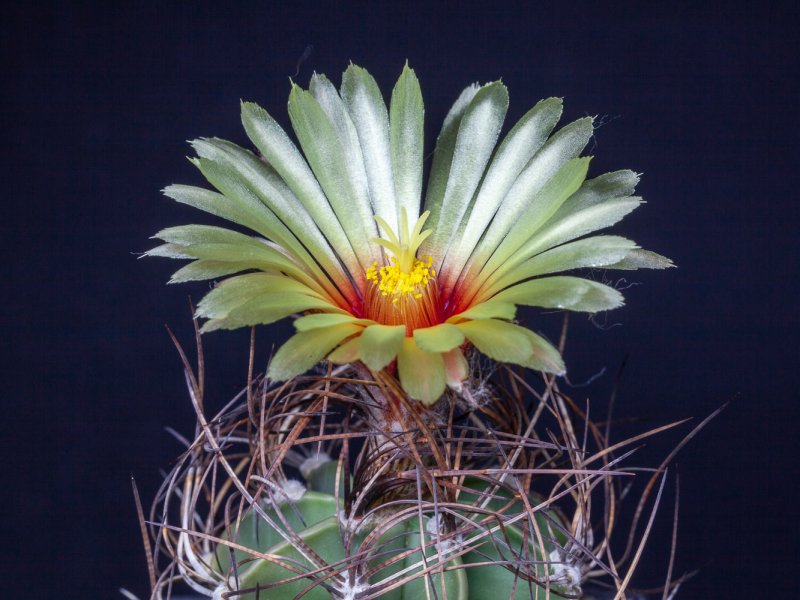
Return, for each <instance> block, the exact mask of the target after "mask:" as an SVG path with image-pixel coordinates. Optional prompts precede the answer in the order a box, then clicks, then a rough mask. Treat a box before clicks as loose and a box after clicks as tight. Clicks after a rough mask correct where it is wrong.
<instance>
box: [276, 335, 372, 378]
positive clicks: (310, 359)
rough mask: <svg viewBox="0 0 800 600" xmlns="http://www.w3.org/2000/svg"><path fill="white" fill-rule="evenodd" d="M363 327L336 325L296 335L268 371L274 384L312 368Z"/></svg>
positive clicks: (278, 352)
mask: <svg viewBox="0 0 800 600" xmlns="http://www.w3.org/2000/svg"><path fill="white" fill-rule="evenodd" d="M359 331H361V328H360V327H358V326H357V325H353V324H352V323H344V324H341V325H333V326H330V327H324V328H321V329H314V330H312V331H303V332H300V333H297V334H295V335H294V336H292V337H291V338H289V340H288V341H287V342H286V343H285V344H284V345H283V346H281V347H280V349H279V350H278V351H277V352H276V353H275V356H274V357H273V358H272V361H271V362H270V364H269V368H268V369H267V377H269V378H270V379H271V380H273V381H286V380H287V379H291V378H292V377H294V376H296V375H301V374H302V373H305V372H306V371H308V370H309V369H312V368H313V367H314V366H315V365H316V364H317V363H319V362H320V361H321V360H322V359H323V358H325V356H327V355H328V354H329V353H330V351H331V350H332V349H333V348H335V347H336V346H337V345H339V344H340V343H341V342H342V341H343V340H345V339H346V338H349V337H351V336H353V335H356V334H357V333H358V332H359Z"/></svg>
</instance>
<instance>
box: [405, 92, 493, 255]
mask: <svg viewBox="0 0 800 600" xmlns="http://www.w3.org/2000/svg"><path fill="white" fill-rule="evenodd" d="M507 109H508V90H507V89H506V87H505V86H504V85H503V84H502V83H500V82H499V81H496V82H494V83H490V84H488V85H485V86H483V87H482V88H481V89H480V90H478V92H477V93H476V94H475V96H474V97H473V98H472V101H471V102H470V103H469V106H468V107H467V109H466V110H465V111H464V116H463V117H462V118H461V120H460V122H459V125H458V135H457V136H456V140H455V147H454V150H453V157H452V161H451V163H450V169H449V173H448V178H447V185H446V187H445V189H444V194H443V195H442V197H441V199H438V198H434V199H429V200H428V201H426V204H425V209H426V210H430V211H431V225H433V229H432V231H433V233H432V234H431V236H430V237H429V238H428V239H427V240H426V241H425V243H424V244H423V245H422V247H421V248H420V252H421V256H425V255H431V256H433V257H434V261H435V262H434V267H435V268H436V269H437V270H440V267H441V261H442V259H443V258H444V256H445V254H446V253H447V248H448V247H449V245H450V243H451V241H452V240H453V238H454V234H455V232H456V230H457V229H458V226H459V225H460V223H461V219H462V218H463V216H464V214H465V213H466V212H467V209H468V207H469V204H470V201H471V200H472V199H473V197H474V194H475V190H476V189H477V187H478V184H479V183H480V181H481V178H482V177H483V173H484V170H485V169H486V164H487V163H488V162H489V158H490V157H491V155H492V150H494V146H495V144H496V143H497V138H498V136H499V135H500V129H501V128H502V126H503V120H504V119H505V116H506V110H507Z"/></svg>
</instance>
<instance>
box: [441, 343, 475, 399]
mask: <svg viewBox="0 0 800 600" xmlns="http://www.w3.org/2000/svg"><path fill="white" fill-rule="evenodd" d="M442 358H443V359H444V372H445V377H446V378H447V386H448V387H450V388H451V389H454V390H456V391H460V390H461V384H462V383H463V381H464V380H465V379H466V378H467V375H468V374H469V365H468V364H467V359H466V358H464V353H463V352H461V349H460V348H453V349H452V350H450V352H445V353H444V354H443V355H442Z"/></svg>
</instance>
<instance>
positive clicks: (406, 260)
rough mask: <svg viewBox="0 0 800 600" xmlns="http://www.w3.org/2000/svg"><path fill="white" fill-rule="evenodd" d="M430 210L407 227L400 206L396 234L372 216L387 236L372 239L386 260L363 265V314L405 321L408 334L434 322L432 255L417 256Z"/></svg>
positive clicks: (399, 322) (384, 320)
mask: <svg viewBox="0 0 800 600" xmlns="http://www.w3.org/2000/svg"><path fill="white" fill-rule="evenodd" d="M429 214H430V213H429V212H428V211H426V212H424V213H423V214H422V216H420V218H419V219H418V220H417V222H416V223H415V224H414V227H413V229H411V230H410V231H409V228H408V216H407V214H406V211H405V208H402V209H401V210H400V231H399V234H400V235H399V236H398V235H396V234H395V232H394V231H392V229H391V227H389V225H388V224H387V223H386V221H384V220H383V219H382V218H380V217H377V216H376V217H375V220H376V221H377V222H378V224H379V225H380V226H381V227H382V228H383V230H384V231H385V232H386V236H387V237H388V238H389V239H383V238H375V239H373V240H372V241H373V242H375V243H376V244H379V245H380V246H382V247H383V248H384V249H385V250H386V251H387V255H388V261H389V262H388V264H385V265H383V266H381V265H379V264H378V263H377V262H375V263H373V265H372V266H371V267H370V268H369V269H367V271H366V278H367V281H368V282H369V284H368V289H367V293H366V302H365V308H366V313H367V314H366V316H367V318H370V319H373V320H375V321H377V322H378V323H382V324H384V325H405V326H406V331H407V332H408V334H409V335H410V334H411V332H412V331H413V330H414V329H417V328H419V327H427V326H430V325H432V324H435V323H437V322H438V290H437V286H436V271H435V269H433V268H432V266H431V265H432V264H433V259H432V258H431V257H430V256H426V257H424V259H419V258H417V250H418V249H419V247H420V245H421V244H422V242H423V241H424V240H425V238H427V237H428V235H430V233H431V232H430V230H426V231H422V227H423V225H424V224H425V220H426V219H427V218H428V215H429Z"/></svg>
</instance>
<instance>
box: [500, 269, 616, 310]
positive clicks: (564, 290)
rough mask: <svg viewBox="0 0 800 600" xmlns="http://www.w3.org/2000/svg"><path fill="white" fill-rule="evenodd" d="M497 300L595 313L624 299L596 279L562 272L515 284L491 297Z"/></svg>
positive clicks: (609, 308) (609, 307)
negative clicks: (554, 275) (560, 274)
mask: <svg viewBox="0 0 800 600" xmlns="http://www.w3.org/2000/svg"><path fill="white" fill-rule="evenodd" d="M494 300H496V301H497V302H511V303H514V304H524V305H526V306H541V307H543V308H560V309H565V310H574V311H579V312H590V313H595V312H599V311H602V310H612V309H614V308H619V307H620V306H622V305H623V304H624V303H625V300H624V298H623V297H622V294H620V293H619V292H618V291H617V290H615V289H614V288H612V287H609V286H607V285H603V284H602V283H597V282H596V281H590V280H589V279H583V278H581V277H569V276H566V275H562V276H557V277H543V278H542V279H533V280H531V281H526V282H524V283H520V284H517V285H515V286H512V287H510V288H508V289H505V290H503V291H502V292H500V293H499V294H497V295H496V296H495V297H494Z"/></svg>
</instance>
